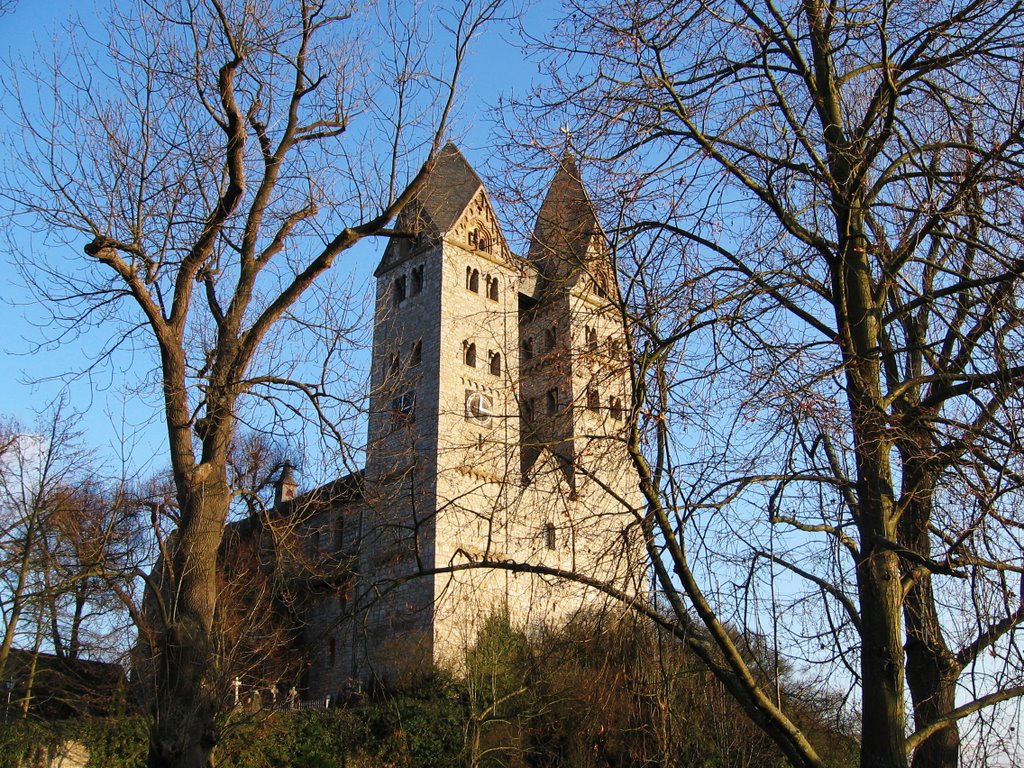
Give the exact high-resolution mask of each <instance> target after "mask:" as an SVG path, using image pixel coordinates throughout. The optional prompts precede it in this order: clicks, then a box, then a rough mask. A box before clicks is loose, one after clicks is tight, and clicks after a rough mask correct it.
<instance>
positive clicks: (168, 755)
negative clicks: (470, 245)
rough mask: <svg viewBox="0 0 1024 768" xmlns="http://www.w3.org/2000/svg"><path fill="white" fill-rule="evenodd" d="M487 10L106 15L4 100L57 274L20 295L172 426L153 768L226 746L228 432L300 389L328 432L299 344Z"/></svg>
mask: <svg viewBox="0 0 1024 768" xmlns="http://www.w3.org/2000/svg"><path fill="white" fill-rule="evenodd" d="M497 7H498V2H497V0H483V2H479V3H476V2H472V1H470V2H466V3H458V2H456V3H454V4H453V5H452V6H451V7H446V8H445V9H431V16H430V17H429V19H428V18H420V17H414V16H410V13H411V12H412V11H411V9H410V8H408V7H405V6H402V7H399V6H398V5H397V4H395V5H382V6H381V7H379V8H376V9H375V8H369V9H362V8H350V7H347V6H345V7H336V6H335V5H334V4H333V3H328V2H326V1H325V0H302V1H301V2H295V3H278V2H269V1H260V2H230V1H228V2H222V1H221V0H207V1H206V2H201V3H185V2H172V3H150V2H144V1H143V2H140V3H137V4H133V5H132V6H131V8H130V9H129V10H127V11H125V12H124V13H121V12H120V11H115V13H114V14H113V16H112V18H111V19H110V20H109V22H108V24H107V27H106V28H107V30H108V31H109V37H108V39H107V40H104V41H88V42H89V44H88V46H86V44H85V41H86V37H85V36H84V34H80V35H78V36H77V39H79V40H82V41H83V42H82V47H74V46H72V47H71V48H70V50H68V51H66V52H52V53H51V54H50V55H49V65H48V67H47V66H43V65H39V66H36V67H34V68H33V69H32V71H34V72H36V73H38V74H37V75H36V76H35V77H34V79H32V76H31V75H30V76H28V77H26V76H24V75H22V76H21V77H20V78H19V79H18V81H17V82H15V84H14V85H13V86H12V88H13V89H15V93H14V95H15V96H16V97H17V98H18V101H19V103H20V105H21V115H20V117H21V121H20V122H21V125H20V127H19V131H18V133H16V134H15V136H14V137H12V138H11V141H12V143H16V144H17V146H18V147H19V152H20V158H21V161H20V164H19V165H18V167H17V168H16V169H15V170H14V171H12V172H11V173H10V174H8V176H7V178H6V180H5V182H4V193H3V194H4V196H5V197H6V198H7V200H8V201H9V203H10V210H11V211H12V212H13V213H14V214H15V215H18V216H23V217H25V219H24V220H25V221H26V222H27V223H28V224H29V225H30V226H33V227H36V228H37V229H39V230H40V231H43V232H45V233H47V235H48V236H49V237H50V245H51V246H52V248H51V255H52V256H53V258H49V259H47V258H44V257H43V255H41V254H33V255H32V256H31V257H28V256H26V258H25V260H24V266H25V270H24V272H25V275H26V277H27V278H28V279H29V280H30V282H32V284H33V285H34V287H35V288H36V289H37V292H38V296H39V299H40V305H41V306H42V307H43V308H44V309H45V310H47V311H49V312H50V313H51V314H52V316H53V320H55V321H56V323H57V326H58V327H60V328H61V329H63V334H64V337H65V338H69V337H74V336H75V335H76V334H79V333H82V332H84V330H85V329H86V328H89V327H94V326H97V325H100V326H102V328H103V330H105V331H108V333H109V335H108V336H107V338H108V339H109V342H108V345H107V347H106V348H105V349H104V354H105V355H106V356H107V359H110V358H109V356H110V355H113V354H114V353H116V352H117V351H119V350H124V349H129V348H131V349H132V350H133V351H134V352H135V354H136V355H142V356H145V357H146V359H148V360H149V362H150V363H151V366H144V367H145V368H147V376H146V377H144V379H145V380H146V381H148V383H149V384H151V385H152V386H153V391H154V392H155V393H156V394H158V396H159V398H160V401H161V406H160V410H161V414H162V418H163V420H164V422H165V423H166V429H167V440H168V443H167V447H168V458H169V463H170V466H171V471H172V475H173V479H174V485H175V492H176V497H177V507H178V511H179V524H178V527H177V530H176V531H175V532H174V534H173V536H171V537H170V538H169V539H168V541H167V542H166V544H167V548H168V553H167V555H168V556H167V561H166V567H167V572H168V573H169V574H170V579H169V581H165V588H164V589H163V591H162V593H161V606H160V616H161V617H162V618H163V624H162V626H160V627H159V628H158V629H157V645H158V647H159V651H160V656H159V665H158V670H157V677H156V683H157V685H156V701H155V705H154V707H155V709H154V712H155V721H154V725H153V731H152V738H151V744H150V756H149V762H150V765H152V766H172V765H173V766H204V765H207V764H208V763H209V759H210V754H211V751H212V749H213V746H214V744H215V743H216V741H217V733H216V726H215V714H216V712H217V710H218V706H219V704H220V702H219V701H218V700H217V698H216V696H215V695H214V694H213V692H212V688H211V687H210V686H208V685H207V679H208V675H209V674H210V671H211V669H212V667H211V655H212V653H213V647H212V628H213V621H214V616H215V614H216V610H217V553H218V549H219V547H220V544H221V539H222V535H223V531H224V525H225V521H226V518H227V515H228V510H229V507H230V497H231V489H230V485H229V480H228V469H227V467H228V459H229V453H230V447H231V444H232V437H233V435H234V432H235V429H236V424H237V423H238V421H239V420H240V419H246V420H252V419H258V418H259V414H260V413H261V411H260V410H259V408H258V407H257V406H255V405H251V401H249V400H247V398H248V396H250V395H260V394H263V395H267V396H268V397H269V399H268V400H265V401H264V402H270V403H274V402H275V399H274V398H278V399H277V400H276V402H281V400H280V398H279V395H280V393H281V392H283V391H285V390H286V389H291V390H294V391H295V392H297V393H298V394H299V397H300V399H299V400H296V399H295V398H292V399H290V400H288V402H289V403H290V404H291V405H294V406H295V407H296V408H299V407H304V408H308V410H307V412H311V413H312V414H313V416H312V418H313V420H314V421H315V422H316V421H319V423H321V424H322V425H326V424H327V423H328V422H329V421H330V420H331V417H332V416H333V414H330V413H328V412H326V411H325V410H324V409H323V407H322V406H323V403H324V398H325V393H324V392H323V390H322V388H321V386H320V383H321V381H322V379H321V378H318V377H317V376H318V374H317V372H316V369H317V368H319V370H328V371H329V370H331V364H325V365H323V366H322V367H320V366H315V367H314V372H313V374H312V376H311V377H307V376H306V375H305V373H308V370H305V371H304V369H303V366H302V362H303V360H301V359H300V360H298V361H296V360H292V359H291V354H290V353H291V351H292V350H295V352H296V354H297V355H299V356H300V357H302V358H303V359H305V360H308V359H310V358H309V357H307V356H306V355H307V354H308V351H307V350H303V349H301V348H297V345H295V344H293V343H290V339H294V338H298V337H299V336H298V334H299V333H300V332H305V331H308V330H311V329H312V330H314V331H316V330H320V331H322V332H325V333H326V331H325V329H324V326H323V324H322V323H321V322H320V321H321V319H322V318H323V317H324V312H325V311H327V310H325V309H324V307H325V305H329V304H330V302H331V297H330V295H329V292H324V293H318V292H317V285H319V284H321V283H322V282H323V280H325V279H326V278H325V274H326V273H327V272H328V271H329V270H330V268H331V267H332V266H333V265H334V264H335V263H336V261H337V260H338V258H339V256H341V255H342V254H343V253H344V252H346V251H347V250H349V249H350V248H352V247H353V246H354V245H356V244H357V243H358V242H359V241H360V240H362V239H363V238H366V237H369V236H374V235H380V234H386V233H387V230H386V227H387V226H388V223H389V222H390V221H391V219H392V218H393V217H394V215H395V214H396V212H397V211H399V210H400V209H401V208H402V207H403V206H404V205H405V203H406V202H408V200H410V199H411V197H412V196H413V195H414V194H415V193H416V191H417V190H418V188H419V184H420V183H421V180H422V179H423V178H424V174H425V173H427V172H429V170H430V167H431V162H432V158H433V156H434V153H435V152H436V150H437V149H438V148H439V147H440V143H441V140H442V138H443V136H444V134H445V132H446V131H447V125H448V117H449V114H450V112H451V110H452V108H453V105H454V102H455V93H456V91H455V88H456V83H457V81H458V77H459V73H460V70H461V67H462V65H463V61H464V58H465V56H466V53H467V47H468V44H469V41H470V39H471V38H472V37H473V36H474V34H475V33H476V32H477V31H478V30H479V28H480V25H481V24H483V23H484V22H485V21H487V20H488V19H489V18H491V17H493V16H494V15H495V13H496V11H497ZM432 35H436V36H440V35H443V37H444V49H443V50H444V54H443V55H442V54H441V53H439V52H438V49H437V48H432V49H431V48H428V44H431V43H433V41H432V40H431V36H432ZM69 39H76V37H75V36H69ZM40 67H42V68H40ZM37 94H38V96H37ZM424 159H426V164H425V165H423V166H422V167H420V164H421V163H422V162H423V160H424ZM411 163H412V164H413V165H412V168H413V169H414V170H410V164H411ZM415 168H419V170H415ZM402 190H404V191H402ZM82 240H87V241H88V244H87V245H85V248H84V253H82V254H81V255H80V257H79V258H75V257H74V256H73V255H72V253H71V252H70V250H71V249H70V248H69V246H72V245H75V246H77V247H78V248H80V247H81V241H82ZM314 335H315V334H314ZM325 338H326V342H327V345H328V346H331V345H337V343H338V340H337V337H335V336H327V337H325ZM269 418H273V416H272V415H271V416H270V417H269Z"/></svg>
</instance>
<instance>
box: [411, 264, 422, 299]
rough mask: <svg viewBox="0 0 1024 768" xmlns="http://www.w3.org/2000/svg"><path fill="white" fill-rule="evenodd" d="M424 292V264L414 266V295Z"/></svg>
mask: <svg viewBox="0 0 1024 768" xmlns="http://www.w3.org/2000/svg"><path fill="white" fill-rule="evenodd" d="M422 292H423V265H422V264H421V265H420V266H418V267H413V270H412V295H413V296H416V295H417V294H419V293H422Z"/></svg>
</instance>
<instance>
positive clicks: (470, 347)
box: [462, 341, 476, 368]
mask: <svg viewBox="0 0 1024 768" xmlns="http://www.w3.org/2000/svg"><path fill="white" fill-rule="evenodd" d="M462 353H463V354H462V361H463V362H464V363H465V364H466V365H468V366H470V367H471V368H476V344H474V343H473V342H471V341H464V342H462Z"/></svg>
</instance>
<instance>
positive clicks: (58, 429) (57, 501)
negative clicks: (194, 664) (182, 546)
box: [0, 408, 145, 682]
mask: <svg viewBox="0 0 1024 768" xmlns="http://www.w3.org/2000/svg"><path fill="white" fill-rule="evenodd" d="M73 425H74V418H73V417H71V416H69V415H68V414H67V413H66V412H63V411H62V410H61V409H59V408H58V409H57V410H55V411H54V412H53V413H52V414H51V415H50V416H49V417H48V420H47V421H45V422H42V423H41V424H40V426H39V427H38V428H36V429H35V430H33V431H27V430H25V429H24V428H22V427H20V426H19V425H17V424H16V423H15V422H10V423H9V424H7V425H6V426H5V428H4V437H3V438H2V440H3V442H2V446H6V448H5V449H4V450H3V451H2V452H0V565H2V571H3V579H2V581H0V609H2V615H3V635H2V642H0V676H3V674H4V668H5V667H6V664H7V660H8V657H9V655H10V652H11V650H12V649H13V648H15V647H16V646H18V645H20V646H23V647H32V648H35V649H36V650H37V651H40V650H42V651H46V652H52V653H53V654H54V655H56V656H58V657H60V658H66V659H71V660H76V659H78V658H81V657H84V656H90V657H93V658H96V657H103V658H106V659H116V658H119V657H120V656H121V655H122V654H123V653H124V652H125V651H127V650H128V648H127V646H126V644H125V642H124V640H125V629H126V626H127V625H128V624H129V623H130V618H129V617H130V610H129V609H128V606H127V605H126V603H125V602H124V600H126V599H127V600H129V601H130V600H131V599H132V597H133V595H134V591H135V587H136V586H137V577H136V573H137V571H136V563H137V561H136V557H144V554H143V553H144V551H145V548H144V547H142V546H140V542H139V540H138V533H139V529H138V526H137V525H136V524H135V519H134V516H133V515H132V514H131V511H130V510H129V509H128V507H127V505H125V504H123V503H121V501H122V494H121V493H120V492H119V490H118V489H119V488H120V487H121V486H120V484H119V483H117V482H113V481H110V480H108V479H107V478H106V477H105V476H104V474H103V472H102V469H101V467H100V465H99V464H98V462H97V461H96V459H95V456H94V455H93V454H91V453H90V452H89V451H88V450H86V448H85V447H84V446H83V444H82V441H81V436H80V435H79V434H78V433H77V432H76V431H75V429H74V426H73ZM2 446H0V447H2ZM22 682H24V681H22Z"/></svg>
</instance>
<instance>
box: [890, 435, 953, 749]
mask: <svg viewBox="0 0 1024 768" xmlns="http://www.w3.org/2000/svg"><path fill="white" fill-rule="evenodd" d="M915 438H916V439H913V438H912V440H911V441H910V442H909V443H908V444H907V445H904V446H903V449H902V451H901V453H902V455H903V474H904V489H905V493H906V494H907V495H908V497H909V498H908V500H907V502H906V504H905V511H904V513H903V518H902V520H901V521H900V544H901V545H903V546H905V547H906V548H907V549H909V550H910V551H911V552H914V553H915V554H918V555H920V556H921V557H923V558H925V559H927V560H931V555H932V548H931V539H930V538H929V535H928V528H929V525H930V523H931V506H932V492H933V489H934V488H935V482H936V480H935V472H934V471H930V470H929V469H928V467H927V466H926V464H925V463H926V461H927V458H928V456H929V455H930V453H929V451H928V450H927V445H928V442H927V435H926V434H920V435H916V436H915ZM903 615H904V621H905V622H906V627H907V647H906V652H907V662H906V666H907V685H908V687H909V688H910V696H911V699H912V701H913V705H914V725H915V726H916V727H917V728H921V727H923V726H925V725H928V724H929V723H932V722H934V721H935V720H936V719H937V718H939V717H941V716H943V715H946V714H948V713H950V712H951V711H953V709H955V708H956V681H957V680H958V679H959V677H960V672H961V666H960V664H959V662H958V661H957V659H956V657H955V656H954V655H953V653H951V652H950V650H949V646H948V645H947V644H946V639H945V637H944V636H943V634H942V629H941V624H940V622H939V616H938V613H937V612H936V610H935V595H934V593H933V590H932V575H931V573H930V572H928V571H925V570H923V569H922V572H921V573H919V574H917V575H916V579H915V581H914V584H913V586H912V587H911V589H910V590H909V591H908V592H907V595H906V598H905V600H904V605H903ZM959 762H960V729H959V728H958V727H957V725H956V724H955V723H954V724H951V725H949V726H947V727H945V728H942V729H940V730H938V731H936V732H935V733H933V734H932V735H931V736H929V737H928V738H927V739H925V741H924V742H922V744H921V745H920V746H919V747H918V748H917V750H916V751H915V753H914V761H913V768H957V766H958V765H959Z"/></svg>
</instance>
